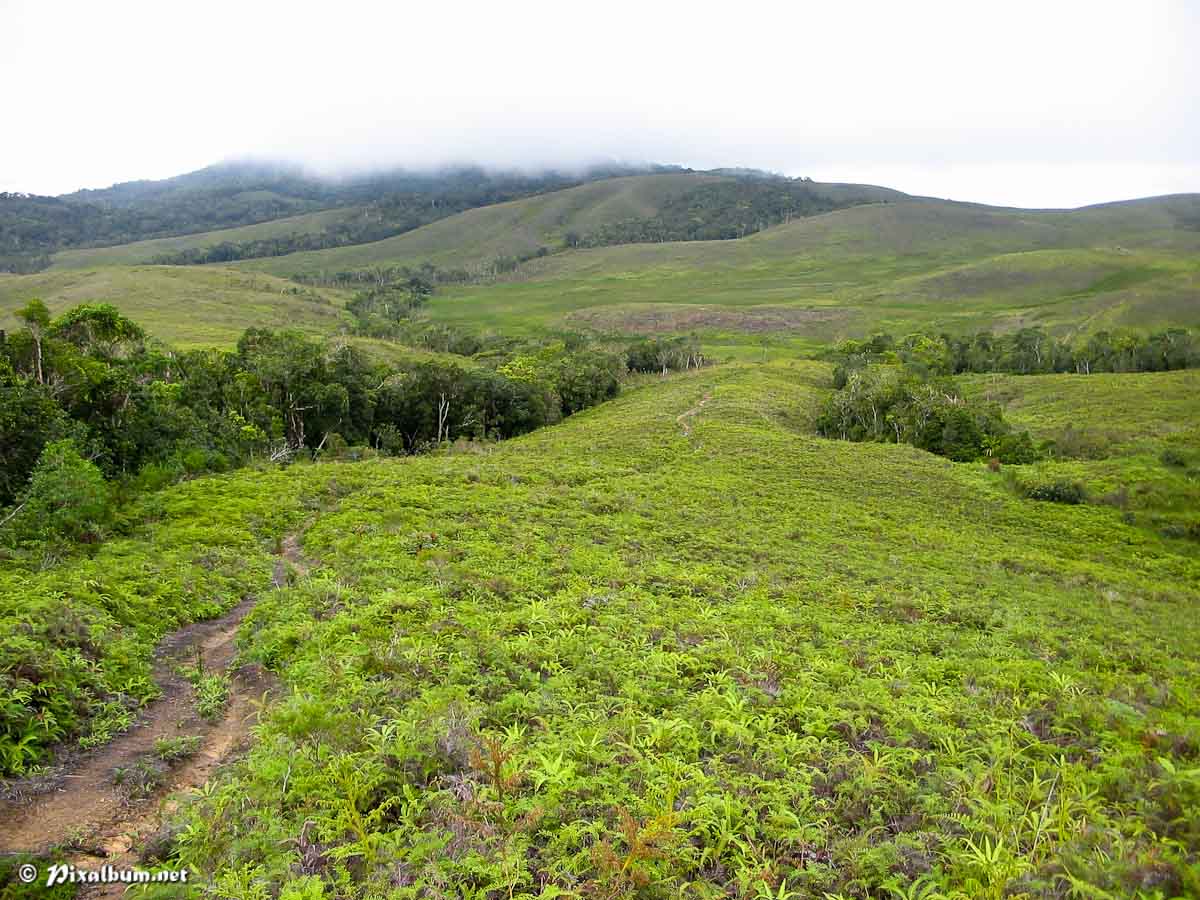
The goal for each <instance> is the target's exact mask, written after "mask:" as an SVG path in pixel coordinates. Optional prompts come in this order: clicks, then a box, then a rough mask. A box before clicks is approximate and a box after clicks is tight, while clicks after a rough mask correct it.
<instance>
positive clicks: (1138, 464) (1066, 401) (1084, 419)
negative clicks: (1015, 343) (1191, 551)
mask: <svg viewBox="0 0 1200 900" xmlns="http://www.w3.org/2000/svg"><path fill="white" fill-rule="evenodd" d="M963 382H964V385H965V386H966V387H967V389H968V392H969V393H971V394H974V395H976V396H982V397H984V398H986V399H990V400H994V401H996V402H998V403H1000V404H1001V405H1002V406H1003V407H1004V409H1005V415H1006V418H1007V419H1009V420H1010V421H1011V422H1012V423H1013V424H1014V425H1016V426H1017V427H1019V428H1025V429H1027V430H1028V431H1029V432H1030V433H1031V434H1032V435H1033V436H1034V437H1036V438H1038V439H1040V440H1044V441H1052V442H1054V444H1055V449H1054V452H1053V455H1052V456H1051V457H1050V458H1048V459H1046V460H1045V461H1043V462H1040V463H1037V464H1036V465H1034V466H1029V467H1021V468H1022V474H1021V475H1020V477H1021V478H1022V479H1024V480H1026V481H1029V482H1034V481H1036V482H1039V483H1050V482H1056V481H1071V482H1076V483H1079V484H1081V485H1083V486H1084V488H1085V490H1086V491H1087V494H1088V496H1089V497H1090V499H1091V501H1092V502H1094V503H1101V504H1107V505H1109V506H1112V507H1113V508H1115V509H1118V510H1120V511H1121V513H1122V515H1123V516H1124V517H1125V519H1126V521H1128V522H1130V523H1139V524H1141V525H1143V526H1145V527H1149V528H1152V529H1154V530H1156V531H1158V532H1160V533H1162V534H1164V535H1166V536H1173V537H1175V538H1177V539H1179V540H1189V539H1191V540H1194V539H1196V538H1198V537H1200V515H1198V514H1197V511H1198V510H1200V372H1197V371H1195V370H1189V371H1182V372H1147V373H1142V374H1138V375H1108V374H1100V375H1088V376H1080V375H1049V376H1047V375H1031V376H1016V375H976V376H970V377H966V378H964V379H963Z"/></svg>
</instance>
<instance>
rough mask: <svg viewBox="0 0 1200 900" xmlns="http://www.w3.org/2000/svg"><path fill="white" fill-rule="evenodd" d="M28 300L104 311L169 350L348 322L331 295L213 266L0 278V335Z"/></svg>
mask: <svg viewBox="0 0 1200 900" xmlns="http://www.w3.org/2000/svg"><path fill="white" fill-rule="evenodd" d="M34 297H38V298H40V299H42V300H44V301H45V302H46V305H47V306H48V307H49V308H50V310H51V312H52V313H60V312H63V311H64V310H66V309H68V308H69V307H72V306H75V305H77V304H80V303H89V302H103V303H111V304H113V305H114V306H116V307H117V308H118V309H120V310H121V311H122V312H123V313H124V314H125V315H127V316H129V317H130V318H132V319H134V320H136V321H137V322H139V323H140V324H142V325H143V326H144V327H145V328H146V330H147V331H148V332H149V333H150V334H151V335H152V336H154V337H156V338H159V339H160V340H163V341H166V342H168V343H170V344H172V345H174V346H176V347H180V348H190V347H211V346H215V347H232V346H233V345H234V344H235V343H236V342H237V339H238V338H239V337H240V336H241V334H242V332H243V331H245V330H246V329H247V328H251V327H260V328H282V327H287V328H298V329H300V330H301V331H306V332H309V333H313V334H331V333H335V332H338V331H341V330H342V328H343V326H344V325H346V324H348V321H349V318H348V315H347V313H346V312H345V310H344V308H343V307H344V304H345V296H344V294H343V293H341V292H338V291H331V290H325V289H322V288H311V287H301V286H299V285H297V284H295V283H294V282H290V281H287V280H285V279H282V278H275V277H273V276H270V275H255V274H247V273H245V272H237V271H234V270H231V269H225V268H220V267H216V266H212V267H210V266H203V267H199V266H191V267H186V268H185V267H178V266H109V267H105V268H100V269H90V270H82V271H77V272H73V271H68V272H42V273H39V274H36V275H6V274H0V329H8V328H14V327H15V326H16V325H17V321H16V318H15V317H14V316H13V311H14V310H17V309H19V308H21V307H22V306H24V305H25V304H26V303H28V302H29V300H31V299H32V298H34Z"/></svg>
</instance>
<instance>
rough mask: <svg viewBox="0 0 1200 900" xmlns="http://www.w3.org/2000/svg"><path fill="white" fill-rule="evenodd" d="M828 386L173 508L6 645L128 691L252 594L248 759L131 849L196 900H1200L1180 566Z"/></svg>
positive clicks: (24, 827) (32, 575) (789, 371)
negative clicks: (175, 627)
mask: <svg viewBox="0 0 1200 900" xmlns="http://www.w3.org/2000/svg"><path fill="white" fill-rule="evenodd" d="M829 374H830V373H829V368H828V367H827V366H824V365H821V364H816V363H799V364H792V365H766V366H748V365H733V366H724V367H718V368H715V369H708V370H703V371H700V372H693V373H689V374H687V375H683V376H679V377H674V378H670V379H665V380H660V379H655V380H654V382H653V383H651V384H647V385H645V386H643V387H642V388H640V389H637V390H632V391H630V392H628V393H627V394H625V395H624V396H622V397H621V398H619V399H617V400H615V401H613V402H611V403H608V404H604V405H602V406H600V407H597V408H595V409H592V410H590V411H588V412H585V413H582V414H579V415H577V416H574V417H572V418H571V419H569V420H567V421H566V422H564V423H562V424H561V425H558V426H555V427H552V428H547V429H543V430H541V431H539V432H537V433H534V434H531V435H528V436H526V437H523V438H520V439H517V440H513V441H510V442H506V443H504V444H502V445H499V446H496V447H492V448H488V449H481V450H480V451H479V452H469V453H444V454H436V455H431V456H424V457H418V458H410V459H404V460H376V461H373V462H366V463H360V464H353V465H352V464H331V463H323V464H319V465H296V466H292V467H290V468H288V469H286V470H277V469H271V470H264V471H243V472H238V473H234V474H231V475H220V476H213V477H208V478H202V479H197V480H194V481H191V482H188V483H184V484H181V485H177V486H175V487H171V488H167V489H165V490H163V491H161V492H159V493H157V494H155V495H153V496H151V497H149V498H147V500H146V501H145V503H144V505H143V506H140V507H138V509H137V510H136V511H134V512H133V513H131V516H130V528H129V533H128V534H127V535H123V536H120V537H117V538H114V539H113V540H111V541H109V542H106V543H105V544H103V545H101V546H99V547H96V548H94V549H93V551H92V553H91V556H90V557H89V559H88V560H87V561H86V562H85V563H82V564H77V563H75V562H74V561H67V562H62V563H57V564H54V565H51V566H49V567H47V568H44V569H42V570H40V571H37V572H28V573H25V572H20V573H0V578H6V579H11V580H10V581H9V582H7V583H8V584H10V585H12V587H10V589H9V590H8V591H7V592H5V591H3V590H0V596H6V597H8V598H13V599H12V600H11V601H10V602H13V603H15V598H16V597H18V596H19V597H20V598H21V600H20V603H21V605H20V606H13V607H12V608H10V609H8V610H6V615H4V616H0V629H12V630H13V633H14V634H20V635H22V638H21V641H22V642H20V643H18V642H17V640H16V639H15V638H13V639H12V640H10V641H8V642H7V643H5V646H9V647H13V648H25V647H32V648H33V649H31V650H28V651H24V652H26V653H33V650H34V649H37V648H38V647H39V646H41V644H40V643H39V642H45V643H50V642H55V641H57V642H62V641H67V640H70V641H74V642H75V644H72V645H71V646H70V647H69V648H59V647H58V646H57V645H55V647H56V652H57V653H58V654H60V655H62V654H66V653H68V652H70V653H76V654H88V653H91V654H101V655H102V656H103V660H104V663H105V664H104V665H94V666H92V667H91V668H88V669H87V671H93V670H94V671H97V672H101V673H103V674H104V677H106V678H108V679H109V680H110V681H112V682H114V683H116V682H117V681H118V679H126V680H128V679H134V678H137V677H143V678H144V677H145V674H146V673H147V672H148V671H149V649H148V648H149V647H150V646H152V643H153V640H154V639H155V638H156V637H158V636H159V635H160V634H161V633H162V631H163V629H165V628H169V627H171V624H172V623H174V622H179V621H187V618H188V617H189V616H191V615H194V613H193V612H192V610H193V609H194V607H195V604H196V603H197V602H201V601H197V600H196V599H195V598H196V597H197V596H198V597H200V598H203V599H202V602H203V603H205V604H206V606H205V608H206V609H208V610H209V614H212V615H215V614H217V613H219V612H220V611H222V610H224V609H227V608H229V607H231V606H232V605H233V604H234V603H236V598H237V597H239V596H242V597H247V598H250V599H249V600H247V601H244V602H243V606H242V607H241V609H242V614H244V615H246V618H245V620H244V624H243V626H242V628H241V630H240V633H241V635H242V640H241V643H240V645H241V646H242V647H243V654H244V655H243V657H242V660H243V661H246V662H253V663H257V664H259V665H261V666H263V667H265V668H266V669H267V670H268V671H269V672H270V673H272V676H273V677H274V678H275V679H277V685H278V686H277V687H276V688H275V689H274V690H272V691H271V693H270V695H269V702H267V703H266V704H265V705H263V706H261V712H260V715H261V720H260V721H259V722H258V724H257V725H254V724H253V723H254V718H253V715H254V714H253V712H252V710H253V707H252V706H251V705H250V704H249V703H248V702H243V701H242V700H241V699H239V698H241V697H243V695H244V694H248V693H249V692H250V691H251V690H252V689H253V690H254V693H253V694H252V695H251V696H253V698H254V699H256V700H258V699H260V698H261V697H262V690H264V688H263V687H262V685H263V684H264V683H270V682H264V681H263V680H262V676H261V675H260V676H254V675H253V674H251V675H246V674H245V673H247V672H250V673H254V672H257V671H259V670H256V669H254V668H250V669H242V670H235V669H233V668H232V667H231V670H230V674H229V675H225V676H222V675H221V674H220V673H215V674H211V675H210V676H209V677H216V678H220V677H224V678H225V679H226V681H225V684H226V688H227V690H228V691H229V692H230V695H231V698H230V701H229V703H230V706H231V709H230V711H229V712H228V713H226V714H225V715H226V718H225V719H224V720H222V721H225V722H237V721H240V719H239V717H249V722H248V723H246V724H245V725H244V727H245V728H246V730H247V731H248V732H251V731H252V734H253V739H252V746H251V749H250V750H249V751H248V752H247V753H246V754H244V755H240V756H238V757H237V758H236V760H233V759H231V760H230V764H229V765H228V766H227V767H226V768H224V769H223V770H221V771H220V772H219V773H217V774H216V775H215V776H206V777H207V780H208V783H207V784H205V785H204V787H203V790H197V791H192V792H190V793H189V794H188V795H187V796H186V798H185V799H183V800H182V801H181V803H180V805H179V806H178V807H177V808H172V807H170V806H166V807H159V808H160V809H163V810H164V812H163V813H161V814H154V815H146V816H144V817H143V819H141V820H139V821H138V822H137V823H136V824H135V825H134V826H132V830H133V831H134V833H135V834H137V835H138V836H139V838H140V840H135V841H134V847H135V848H138V847H142V846H146V847H149V848H152V849H151V850H150V851H148V852H153V853H155V854H157V855H156V856H155V857H154V859H156V860H159V861H161V862H162V863H163V864H164V865H168V866H187V867H189V868H190V869H191V871H192V873H193V878H194V880H195V881H196V882H197V883H199V884H201V885H203V886H205V887H211V888H212V891H213V892H214V893H216V894H224V895H226V896H266V895H267V894H268V892H269V891H270V889H271V888H272V887H279V886H280V885H286V887H284V892H285V893H284V895H286V896H288V897H328V896H330V890H329V889H328V888H327V887H326V885H327V884H328V883H330V882H332V883H336V885H337V890H338V892H339V893H341V894H344V895H346V896H377V895H381V894H388V893H389V892H390V893H392V894H394V895H396V896H418V892H421V891H424V892H426V893H430V894H433V893H436V892H442V893H445V890H444V889H445V888H446V887H447V886H453V887H454V888H455V889H458V888H460V887H464V886H471V888H472V889H474V887H475V886H478V885H488V886H489V888H488V890H489V891H492V892H496V893H502V894H504V895H506V896H507V895H509V894H511V895H512V896H514V897H515V896H523V897H554V896H559V897H562V896H580V895H582V896H602V897H621V896H627V897H632V896H643V895H644V896H651V894H650V893H645V894H643V893H640V892H639V891H640V889H639V887H638V886H639V885H646V884H651V883H652V884H654V885H656V886H658V887H661V888H662V896H667V895H668V894H667V892H668V891H669V892H670V895H672V896H674V895H686V896H696V897H702V898H712V900H716V898H718V897H728V896H743V897H763V898H765V897H768V896H784V897H786V896H813V897H821V896H846V897H850V896H854V897H883V896H888V895H892V896H896V895H899V896H917V897H922V896H925V897H932V896H945V897H956V898H967V897H970V898H972V900H974V898H984V897H987V898H996V900H999V898H1001V897H1021V898H1030V900H1032V898H1034V897H1046V896H1060V895H1067V894H1068V892H1069V891H1072V890H1078V891H1079V893H1082V894H1084V895H1091V896H1113V897H1116V896H1121V897H1135V896H1139V897H1144V898H1146V900H1150V898H1151V897H1155V896H1157V897H1175V896H1188V895H1191V894H1194V893H1195V890H1196V889H1197V888H1198V887H1200V881H1197V875H1196V870H1195V863H1194V847H1195V842H1196V839H1197V833H1196V822H1195V818H1194V817H1193V816H1190V815H1189V810H1190V809H1192V808H1194V801H1195V797H1196V793H1195V792H1196V785H1195V774H1194V771H1195V769H1194V767H1195V765H1196V759H1197V747H1198V746H1200V743H1198V741H1200V730H1198V729H1200V719H1198V718H1197V708H1196V703H1195V698H1196V696H1197V690H1198V689H1200V680H1198V679H1200V659H1198V656H1197V648H1198V647H1200V632H1198V627H1200V619H1198V618H1197V617H1196V616H1195V615H1194V611H1195V607H1196V604H1197V602H1200V593H1198V591H1200V564H1198V560H1197V556H1196V550H1195V545H1194V544H1192V543H1189V542H1186V541H1179V540H1172V539H1168V538H1165V537H1162V536H1159V535H1157V534H1155V533H1154V532H1153V531H1148V530H1146V529H1144V528H1140V527H1137V526H1136V525H1132V524H1129V523H1128V522H1127V521H1125V520H1124V519H1123V518H1122V513H1121V511H1120V510H1119V509H1118V508H1115V507H1112V506H1107V505H1080V506H1064V505H1060V504H1055V503H1040V502H1036V501H1033V500H1028V499H1022V498H1021V497H1019V496H1018V495H1016V494H1015V493H1014V492H1013V491H1011V490H1010V489H1009V488H1008V486H1007V484H1006V481H1005V475H1004V473H1002V472H989V471H988V469H987V468H986V467H985V466H983V465H981V464H953V463H950V462H948V461H946V460H944V459H940V458H937V457H934V456H932V455H930V454H927V453H922V452H920V451H917V450H915V449H913V448H910V447H907V446H897V445H880V444H849V443H844V442H839V441H827V440H822V439H820V438H817V437H814V436H813V435H812V433H811V413H812V410H813V408H814V407H815V406H816V404H818V403H819V402H820V400H821V399H822V397H824V396H825V394H826V391H827V388H826V387H825V385H826V383H827V381H828V379H829ZM1169 374H1170V376H1171V377H1173V378H1176V377H1179V376H1181V375H1182V374H1188V373H1169ZM1143 379H1144V376H1140V375H1134V376H1117V377H1116V378H1114V379H1112V380H1110V381H1108V382H1106V383H1105V387H1106V390H1107V391H1108V393H1109V397H1110V400H1111V402H1112V403H1121V402H1123V401H1122V398H1123V397H1125V395H1124V393H1123V391H1124V390H1125V386H1134V387H1133V393H1132V394H1131V395H1129V396H1128V397H1127V398H1126V401H1127V402H1131V403H1133V402H1137V401H1138V399H1140V398H1144V397H1145V393H1144V392H1142V391H1141V390H1140V388H1138V387H1137V385H1141V384H1142V383H1143ZM1052 380H1054V381H1056V382H1058V383H1062V382H1065V381H1068V380H1070V376H1052ZM1095 383H1097V384H1099V383H1101V382H1095ZM1088 384H1089V385H1090V384H1093V382H1090V381H1089V382H1088ZM1180 387H1183V388H1186V385H1180ZM1181 401H1183V402H1185V406H1184V407H1180V408H1171V409H1166V408H1164V409H1162V410H1160V411H1159V412H1158V413H1154V414H1149V415H1146V416H1143V417H1142V418H1141V419H1139V420H1138V421H1137V422H1136V423H1134V424H1132V425H1131V426H1130V427H1131V433H1132V434H1133V435H1134V436H1135V437H1137V438H1138V439H1147V440H1155V439H1157V437H1156V436H1157V435H1158V434H1159V433H1160V432H1161V430H1162V428H1163V427H1164V425H1165V421H1163V420H1164V419H1169V418H1170V417H1173V416H1175V415H1178V414H1179V413H1180V412H1183V413H1184V414H1186V415H1189V416H1191V417H1192V418H1194V417H1195V415H1196V409H1195V403H1196V394H1195V392H1194V391H1193V392H1190V393H1187V394H1185V395H1181ZM1072 402H1073V401H1071V400H1067V401H1065V402H1064V403H1063V404H1062V405H1061V407H1060V408H1059V409H1058V410H1057V411H1055V412H1053V414H1052V416H1053V417H1062V416H1070V415H1074V416H1077V417H1080V419H1081V420H1082V421H1087V422H1089V423H1090V422H1091V421H1092V420H1094V419H1096V418H1097V417H1100V418H1103V416H1104V413H1102V412H1101V413H1099V414H1098V413H1097V411H1095V410H1088V409H1086V408H1085V407H1075V408H1074V410H1073V411H1072V409H1071V404H1072ZM1113 408H1115V407H1113V406H1111V405H1109V406H1107V407H1106V409H1108V410H1111V409H1113ZM1048 415H1050V414H1049V413H1048ZM271 547H276V548H277V550H278V549H279V548H283V549H282V551H280V552H282V553H284V554H285V555H284V556H280V557H273V556H272V555H271V552H270V549H269V548H271ZM289 548H290V549H289ZM273 568H274V572H275V574H274V575H272V570H273ZM17 585H19V590H17ZM150 585H153V590H149V589H148V588H149V586H150ZM0 587H2V585H0ZM255 602H256V603H257V605H256V606H255V607H254V608H253V609H252V611H249V612H248V614H247V613H246V609H245V608H246V607H247V606H248V605H252V604H254V603H255ZM122 617H125V618H126V619H128V618H130V617H132V621H133V623H134V624H132V625H129V624H125V625H121V624H118V623H120V622H122V621H124V620H123V619H122ZM48 621H55V622H57V621H68V622H79V623H87V624H86V625H84V624H80V625H79V626H78V628H79V629H82V632H81V634H79V635H76V634H75V632H73V631H72V632H65V631H64V630H63V629H58V630H55V629H51V628H48V627H47V626H46V625H45V623H46V622H48ZM89 628H94V629H97V630H100V631H102V632H103V633H106V634H107V633H111V632H112V631H114V630H116V629H118V628H121V629H123V631H124V632H125V633H130V634H136V635H137V637H138V638H139V640H138V641H137V642H136V643H134V644H131V645H130V646H131V647H133V648H135V650H136V652H134V651H131V652H130V653H129V654H128V656H125V657H121V658H120V664H119V665H118V664H116V663H114V662H112V660H111V657H115V656H116V655H117V654H118V653H121V652H123V650H121V649H119V648H118V647H117V645H115V644H112V643H110V642H106V641H89V640H88V637H89V635H90V634H91V632H90V631H88V629H89ZM76 645H78V646H76ZM12 652H17V651H16V650H14V651H12ZM48 655H49V654H48V653H43V654H41V655H40V656H34V657H32V658H35V659H36V658H43V657H45V656H48ZM71 658H74V657H71ZM80 668H81V669H82V664H81V666H80ZM73 671H75V670H74V669H66V668H64V669H63V672H64V673H67V674H69V673H70V672H73ZM255 678H258V680H255ZM122 683H124V682H122ZM238 703H240V704H241V705H237V704H238ZM200 734H201V735H203V734H205V732H203V731H201V732H200ZM167 749H168V750H171V751H172V752H174V745H170V746H169V747H168V748H167ZM203 749H204V752H206V753H207V752H208V744H205V745H204V748H203ZM160 752H163V751H160ZM153 753H154V751H145V756H144V758H143V764H144V765H145V766H148V767H150V769H149V770H150V772H151V773H153V772H165V771H167V765H166V764H165V763H162V762H161V761H158V762H156V760H157V759H158V757H156V756H154V755H153ZM226 758H228V757H226ZM131 765H132V763H131ZM175 765H177V764H175ZM155 766H157V768H154V767H155ZM172 771H173V770H172ZM185 771H186V769H185ZM164 777H173V776H171V774H170V773H169V772H168V774H167V775H166V776H164ZM68 789H69V788H68ZM47 802H54V796H53V795H51V799H50V800H49V801H47ZM59 805H60V806H61V805H62V804H61V803H60V804H59ZM150 805H151V804H147V806H150ZM5 812H6V815H9V816H11V819H10V821H13V822H14V823H16V824H19V825H20V826H21V830H20V831H19V832H18V833H20V834H22V835H29V834H46V833H47V832H46V829H45V828H42V829H41V830H39V828H38V824H39V823H38V822H37V821H33V822H27V821H26V820H25V819H18V813H17V811H12V812H9V811H8V810H6V811H5ZM90 813H91V809H90V808H87V809H82V810H79V809H76V810H74V811H73V818H71V820H70V821H71V823H72V826H73V827H75V828H76V830H77V831H78V830H79V829H84V830H85V832H86V833H88V834H93V833H95V831H94V830H93V829H94V828H97V827H99V828H102V827H103V826H102V825H99V826H94V825H93V824H92V822H91V820H90V819H89V814H90ZM100 833H101V834H104V833H105V832H103V831H101V832H100ZM156 835H159V836H161V835H166V837H156ZM26 841H27V842H26V843H25V844H23V845H22V846H23V847H25V848H29V847H33V846H34V844H32V843H30V842H29V839H28V838H26ZM297 848H300V849H299V851H298V850H297ZM1098 851H1101V852H1098ZM122 859H125V860H129V861H131V864H132V863H136V862H138V860H137V857H136V856H134V855H133V851H131V852H130V854H129V855H127V856H125V857H122ZM298 859H299V860H300V862H297V860H298ZM6 864H7V865H10V866H15V865H16V860H14V861H12V862H11V863H6ZM302 866H303V867H302ZM1147 883H1152V884H1153V886H1154V887H1155V888H1156V889H1157V888H1162V889H1163V890H1162V892H1156V893H1151V892H1142V893H1139V891H1140V890H1141V888H1142V887H1144V886H1145V885H1146V884H1147ZM397 884H400V885H401V890H402V891H403V892H400V893H397V887H396V886H397ZM464 889H465V888H464ZM1084 889H1086V890H1084ZM827 892H828V893H827ZM900 892H903V893H900ZM657 895H658V894H655V896H657Z"/></svg>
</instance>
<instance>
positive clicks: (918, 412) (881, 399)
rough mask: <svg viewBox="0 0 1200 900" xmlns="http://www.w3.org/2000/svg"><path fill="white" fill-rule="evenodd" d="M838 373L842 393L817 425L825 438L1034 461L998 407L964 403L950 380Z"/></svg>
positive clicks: (881, 371)
mask: <svg viewBox="0 0 1200 900" xmlns="http://www.w3.org/2000/svg"><path fill="white" fill-rule="evenodd" d="M838 374H841V376H842V377H841V379H840V380H841V382H842V383H841V385H840V390H838V391H837V392H836V393H835V394H834V395H833V396H832V397H830V398H829V400H828V401H827V402H826V403H825V405H824V406H823V407H822V409H821V413H820V415H819V416H818V417H817V421H816V428H817V433H818V434H822V435H824V436H825V437H831V438H840V439H842V440H844V441H846V440H849V441H886V442H891V443H905V444H912V445H913V446H914V447H919V448H921V449H922V450H928V451H929V452H931V453H936V454H938V455H939V456H947V457H949V458H950V459H953V460H955V461H958V462H970V461H972V460H977V459H980V458H982V457H987V458H989V459H995V460H997V461H999V462H1008V463H1028V462H1033V461H1034V460H1035V459H1036V458H1037V453H1036V451H1035V450H1034V447H1033V442H1032V441H1031V440H1030V437H1029V434H1028V433H1027V432H1020V433H1013V432H1012V430H1011V428H1010V427H1009V426H1008V425H1007V424H1006V423H1005V421H1004V417H1003V415H1002V414H1001V412H1000V407H999V406H997V405H995V404H982V403H978V402H971V401H968V400H966V399H965V398H964V397H963V396H962V393H961V392H960V391H959V389H958V388H957V386H955V384H954V383H953V382H952V381H951V380H950V379H946V378H941V379H928V378H921V377H920V376H918V375H915V374H913V373H912V372H909V371H905V370H902V369H898V368H896V367H882V366H872V367H869V368H857V369H854V370H852V371H851V372H850V373H849V374H848V375H845V374H844V373H842V372H839V373H838Z"/></svg>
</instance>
